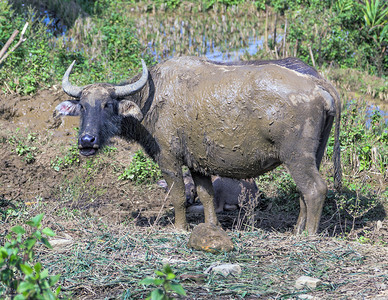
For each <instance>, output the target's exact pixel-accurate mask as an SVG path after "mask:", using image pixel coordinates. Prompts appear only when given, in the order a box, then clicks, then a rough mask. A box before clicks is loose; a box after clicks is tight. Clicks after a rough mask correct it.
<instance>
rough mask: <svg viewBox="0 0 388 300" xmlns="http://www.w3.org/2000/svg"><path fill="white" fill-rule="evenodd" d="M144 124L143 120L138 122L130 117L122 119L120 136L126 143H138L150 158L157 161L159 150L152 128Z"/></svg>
mask: <svg viewBox="0 0 388 300" xmlns="http://www.w3.org/2000/svg"><path fill="white" fill-rule="evenodd" d="M146 124H147V123H145V124H144V120H143V121H142V122H139V121H138V120H136V119H134V118H132V117H130V118H124V119H123V121H122V123H121V133H120V136H121V137H122V138H124V139H126V140H128V141H134V142H137V143H139V144H140V145H141V146H142V147H143V149H144V151H145V152H146V153H147V154H148V155H149V156H150V157H151V158H153V159H154V160H157V158H158V154H159V152H160V148H159V145H158V143H157V141H156V139H155V138H154V135H153V128H152V127H148V126H147V125H146Z"/></svg>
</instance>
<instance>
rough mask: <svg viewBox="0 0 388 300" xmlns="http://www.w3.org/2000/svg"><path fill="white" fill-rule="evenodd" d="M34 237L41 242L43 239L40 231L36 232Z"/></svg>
mask: <svg viewBox="0 0 388 300" xmlns="http://www.w3.org/2000/svg"><path fill="white" fill-rule="evenodd" d="M33 235H34V236H35V237H36V238H37V239H38V240H40V239H41V238H42V233H41V232H40V231H39V230H37V231H35V232H34V233H33Z"/></svg>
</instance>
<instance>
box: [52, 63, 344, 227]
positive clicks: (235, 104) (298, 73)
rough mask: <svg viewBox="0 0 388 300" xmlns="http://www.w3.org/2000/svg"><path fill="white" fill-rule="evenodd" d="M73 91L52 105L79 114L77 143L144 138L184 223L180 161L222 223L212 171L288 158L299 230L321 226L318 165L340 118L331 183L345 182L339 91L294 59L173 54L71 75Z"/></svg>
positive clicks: (67, 87) (230, 172)
mask: <svg viewBox="0 0 388 300" xmlns="http://www.w3.org/2000/svg"><path fill="white" fill-rule="evenodd" d="M73 65H74V62H73V63H72V64H71V65H70V66H69V68H68V69H67V71H66V72H65V74H64V76H63V80H62V87H63V90H64V91H65V92H66V93H67V94H68V95H70V96H72V97H74V98H76V100H70V101H64V102H62V103H61V104H59V105H58V106H57V107H56V110H57V111H58V112H59V114H60V115H72V116H75V115H80V116H81V122H80V130H79V139H78V145H79V149H80V153H81V154H82V155H86V156H88V155H93V154H95V153H96V152H97V151H98V149H100V148H101V147H102V146H103V145H104V144H106V143H107V141H108V140H109V138H110V137H112V136H114V135H118V136H121V137H123V138H125V139H128V140H135V141H137V142H138V143H140V144H141V145H142V146H143V148H144V149H145V151H146V152H147V153H148V155H149V156H150V157H152V158H153V159H154V160H155V161H156V162H157V163H158V164H159V166H160V168H161V170H162V173H163V176H164V178H165V180H166V181H167V184H168V186H169V187H171V192H170V197H171V200H172V203H173V205H174V208H175V226H176V228H177V229H179V230H184V229H186V228H187V221H186V205H185V195H184V192H185V188H184V183H183V179H182V165H186V166H188V168H189V169H190V171H191V174H192V176H193V179H194V182H195V184H196V186H197V192H198V194H199V197H200V199H201V201H202V203H203V205H204V210H205V222H208V223H213V224H217V223H218V221H217V216H216V213H215V209H214V205H213V194H214V191H213V187H212V181H211V175H219V176H222V177H229V178H236V179H244V178H254V177H257V176H259V175H261V174H263V173H265V172H267V171H269V170H272V169H274V168H275V167H277V166H279V165H280V164H284V165H285V166H286V168H287V169H288V171H289V172H290V174H291V176H292V178H293V179H294V181H295V183H296V185H297V187H298V189H299V190H300V192H301V195H302V196H301V199H300V214H299V217H298V221H297V224H296V227H295V231H296V232H297V233H300V232H302V231H304V230H306V231H307V232H308V233H309V234H315V233H316V232H317V229H318V225H319V220H320V217H321V212H322V207H323V203H324V201H325V196H326V192H327V185H326V182H325V181H324V180H323V179H322V177H321V176H320V174H319V171H318V169H319V165H320V163H321V160H322V157H323V154H324V151H325V147H326V142H327V140H328V137H329V133H330V130H331V127H332V124H333V121H334V119H335V120H336V126H335V129H336V130H335V145H334V155H333V156H334V166H335V174H334V179H335V185H336V187H337V188H339V187H340V184H341V167H340V148H339V121H340V110H341V104H340V100H339V96H338V93H337V92H336V90H335V89H334V88H333V86H332V85H331V84H330V83H328V82H327V81H326V80H324V79H323V78H322V77H321V76H320V75H319V74H318V73H317V72H316V71H315V70H314V69H313V68H311V67H309V66H308V65H306V64H305V63H303V62H302V61H300V60H298V59H296V58H288V59H284V60H278V61H272V62H271V61H265V62H260V61H252V62H243V63H235V64H234V63H225V64H224V63H215V62H212V61H208V60H206V59H205V58H198V57H177V58H173V59H169V60H166V61H164V62H161V63H159V64H157V65H155V66H153V67H151V68H150V69H149V70H148V69H147V67H146V64H145V63H144V61H142V66H143V71H142V73H141V74H139V75H137V76H135V78H133V79H132V80H131V81H129V83H127V84H123V85H114V84H108V83H95V84H90V85H86V86H84V87H78V86H75V85H73V84H71V83H70V82H69V75H70V73H71V70H72V68H73Z"/></svg>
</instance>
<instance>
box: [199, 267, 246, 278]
mask: <svg viewBox="0 0 388 300" xmlns="http://www.w3.org/2000/svg"><path fill="white" fill-rule="evenodd" d="M210 273H214V274H221V275H222V276H224V277H226V276H228V275H239V274H241V267H240V266H239V265H237V264H222V265H217V264H215V265H212V266H210V267H209V268H207V270H206V271H205V274H210Z"/></svg>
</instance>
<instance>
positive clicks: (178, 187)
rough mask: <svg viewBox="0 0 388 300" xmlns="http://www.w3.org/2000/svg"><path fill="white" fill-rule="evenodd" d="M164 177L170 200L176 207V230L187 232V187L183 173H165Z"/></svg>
mask: <svg viewBox="0 0 388 300" xmlns="http://www.w3.org/2000/svg"><path fill="white" fill-rule="evenodd" d="M163 177H164V179H165V180H166V182H167V185H168V188H169V198H170V199H171V202H172V204H173V205H174V210H175V228H176V229H178V230H187V229H188V226H187V221H186V198H185V186H184V183H183V178H182V173H179V172H177V173H175V172H168V171H167V172H166V171H164V172H163Z"/></svg>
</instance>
